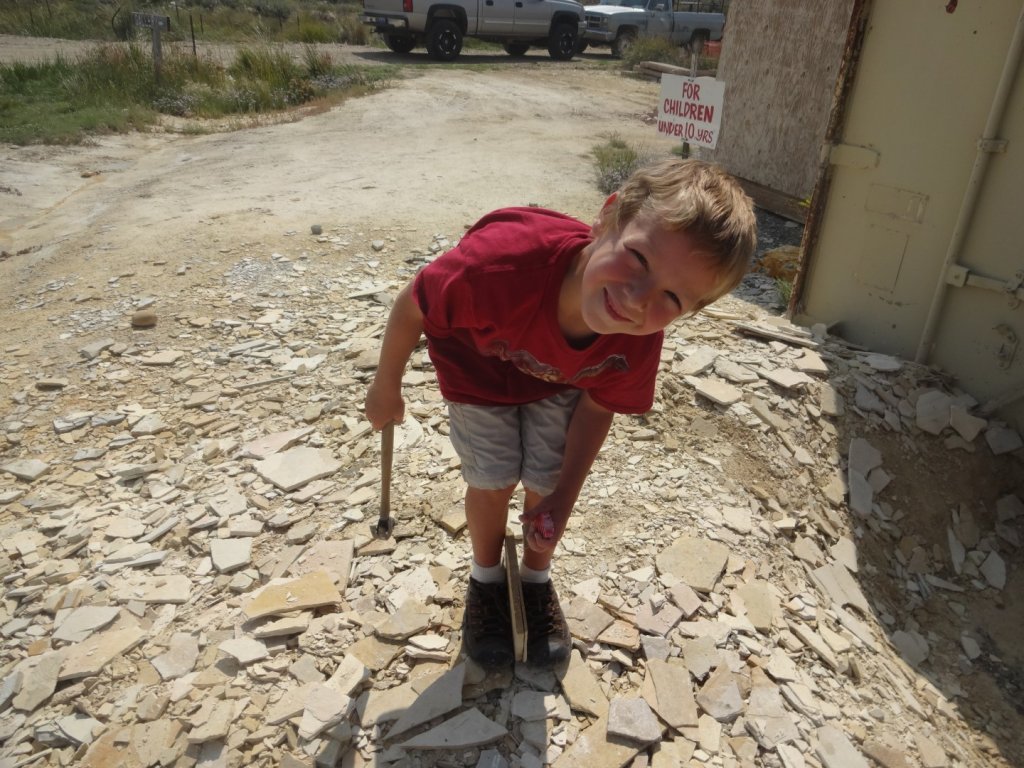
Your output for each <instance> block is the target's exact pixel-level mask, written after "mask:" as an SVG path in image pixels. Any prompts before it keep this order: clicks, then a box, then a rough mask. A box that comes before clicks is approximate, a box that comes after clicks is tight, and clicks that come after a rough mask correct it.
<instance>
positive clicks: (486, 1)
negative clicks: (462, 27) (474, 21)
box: [479, 0, 523, 37]
mask: <svg viewBox="0 0 1024 768" xmlns="http://www.w3.org/2000/svg"><path fill="white" fill-rule="evenodd" d="M522 3H523V0H480V5H479V8H480V21H479V31H480V33H481V34H491V35H501V36H502V37H508V36H510V35H511V34H512V26H513V25H514V24H515V18H516V12H517V11H519V10H520V9H519V8H517V7H516V6H517V5H522Z"/></svg>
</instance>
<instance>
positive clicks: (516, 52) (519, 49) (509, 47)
mask: <svg viewBox="0 0 1024 768" xmlns="http://www.w3.org/2000/svg"><path fill="white" fill-rule="evenodd" d="M502 47H503V48H504V49H505V53H507V54H508V55H509V56H525V55H526V52H527V51H528V50H530V46H528V45H527V44H526V43H505V45H503V46H502Z"/></svg>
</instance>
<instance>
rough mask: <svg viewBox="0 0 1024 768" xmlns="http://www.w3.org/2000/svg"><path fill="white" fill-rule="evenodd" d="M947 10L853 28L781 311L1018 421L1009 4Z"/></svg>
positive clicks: (917, 3) (1023, 397) (1023, 382)
mask: <svg viewBox="0 0 1024 768" xmlns="http://www.w3.org/2000/svg"><path fill="white" fill-rule="evenodd" d="M951 6H952V12H947V6H945V5H944V4H941V3H939V4H936V3H928V2H925V1H924V0H908V1H907V2H900V3H878V2H875V3H871V4H870V5H869V6H867V9H868V10H867V16H866V17H865V23H864V24H862V25H861V26H860V27H859V29H858V30H853V31H854V32H856V34H853V35H851V46H850V48H849V51H848V54H847V57H846V64H847V65H849V66H852V67H854V69H853V72H854V74H853V77H852V78H851V79H850V85H849V87H848V89H847V90H846V93H845V95H843V96H842V98H841V99H840V100H839V101H838V102H837V104H836V105H835V109H834V110H833V113H832V117H831V118H830V126H829V129H827V131H826V134H827V135H828V138H829V141H830V144H831V145H832V146H833V147H843V148H845V149H842V150H838V149H836V150H833V151H831V152H830V153H829V155H828V157H830V158H832V159H834V160H836V161H837V162H836V163H834V164H829V163H825V164H823V166H822V169H821V173H820V175H819V180H818V184H817V188H816V191H815V195H814V200H813V201H812V205H811V211H810V214H809V217H808V225H807V230H806V232H805V238H804V247H805V264H804V269H803V271H802V272H801V275H800V277H799V279H798V281H797V286H796V289H795V291H794V303H793V310H794V315H795V317H796V318H797V319H798V320H800V321H803V322H825V323H828V324H829V325H830V326H832V327H833V328H834V329H835V331H836V332H837V333H839V334H840V335H842V336H843V337H845V338H847V339H849V340H851V341H854V342H856V343H858V344H862V345H865V346H868V347H870V348H872V349H876V350H878V351H883V352H889V353H893V354H897V355H901V356H903V357H906V358H908V359H913V358H914V357H915V355H916V356H917V357H918V359H920V360H921V361H922V362H928V363H931V364H934V365H937V366H939V367H941V368H942V369H943V370H945V371H946V372H948V373H950V374H952V375H953V376H954V377H955V378H956V380H957V382H958V383H959V385H960V386H961V387H963V388H964V389H965V390H966V391H967V392H969V393H971V394H972V395H973V396H974V397H975V398H976V399H977V400H978V401H979V402H980V403H981V404H982V405H984V404H989V403H990V404H992V405H993V409H994V408H995V407H996V406H999V408H1001V410H1000V411H999V414H1000V415H1001V416H1003V417H1004V418H1006V419H1007V420H1009V421H1011V423H1015V424H1016V425H1017V426H1018V427H1024V345H1022V343H1021V340H1024V247H1022V245H1021V243H1024V217H1022V216H1021V215H1020V213H1019V210H1020V180H1021V179H1022V178H1024V76H1021V75H1020V74H1019V70H1020V62H1019V61H1017V60H1016V54H1015V51H1016V50H1017V49H1015V48H1014V46H1013V39H1014V38H1013V35H1014V30H1015V28H1016V25H1017V24H1018V22H1019V19H1020V18H1021V14H1022V4H1021V2H1020V0H990V1H989V2H985V3H969V4H968V3H960V4H958V5H952V4H951ZM1004 70H1005V71H1006V72H1008V73H1009V75H1010V79H1009V80H1007V79H1005V78H1004V77H1003V75H1004ZM1000 83H1003V84H1004V85H1003V87H1002V88H1001V87H1000ZM1006 83H1011V85H1009V86H1007V85H1006ZM1000 93H1004V94H1006V93H1008V101H1007V104H1006V109H1005V112H1004V113H1003V114H1004V117H1003V118H1002V119H1001V122H1000V124H999V127H998V135H988V136H985V131H986V126H987V125H989V124H990V123H991V121H992V120H993V117H992V115H993V114H995V113H996V112H997V111H998V110H997V109H996V108H995V105H997V104H998V103H999V94H1000ZM726 116H727V115H726ZM983 139H984V140H983ZM861 150H867V152H864V151H861ZM979 150H982V151H983V152H985V153H988V154H983V155H979ZM870 153H875V154H876V155H877V162H874V161H873V160H872V156H871V154H870ZM979 158H982V159H981V160H979ZM979 168H981V169H982V172H981V173H979ZM958 222H959V223H958ZM937 284H938V285H940V286H944V288H940V289H936V285H937ZM932 317H937V320H936V321H935V322H934V325H933V323H932V322H931V318H932Z"/></svg>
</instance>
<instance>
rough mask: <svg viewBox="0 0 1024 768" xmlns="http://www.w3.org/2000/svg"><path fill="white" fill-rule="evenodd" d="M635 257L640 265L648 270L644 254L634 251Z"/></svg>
mask: <svg viewBox="0 0 1024 768" xmlns="http://www.w3.org/2000/svg"><path fill="white" fill-rule="evenodd" d="M633 255H634V256H636V260H637V261H638V262H639V263H640V266H641V267H643V268H644V269H647V259H645V258H644V256H643V254H642V253H640V252H639V251H633Z"/></svg>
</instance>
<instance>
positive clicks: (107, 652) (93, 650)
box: [57, 627, 148, 682]
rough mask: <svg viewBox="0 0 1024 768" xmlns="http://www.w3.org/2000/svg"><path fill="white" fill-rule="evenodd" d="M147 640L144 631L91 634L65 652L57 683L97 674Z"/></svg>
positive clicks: (112, 630) (118, 630) (139, 629)
mask: <svg viewBox="0 0 1024 768" xmlns="http://www.w3.org/2000/svg"><path fill="white" fill-rule="evenodd" d="M147 637H148V635H147V634H146V632H145V630H143V629H142V628H140V627H125V628H123V629H111V630H108V631H106V632H103V633H101V634H94V635H92V636H91V637H90V638H89V639H87V640H86V641H85V642H82V643H78V644H77V645H73V646H71V647H70V648H69V649H68V651H67V655H66V656H65V657H64V663H63V664H62V665H61V668H60V674H59V675H58V678H57V679H58V681H61V682H62V681H64V680H78V679H79V678H82V677H89V676H91V675H95V674H98V673H99V671H100V670H101V669H103V668H104V667H105V666H107V664H109V663H110V662H111V661H113V660H114V659H116V658H117V657H118V656H121V655H123V654H125V653H128V651H130V650H131V649H132V648H134V647H135V646H136V645H138V644H139V643H141V642H142V641H143V640H145V639H146V638H147Z"/></svg>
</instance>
